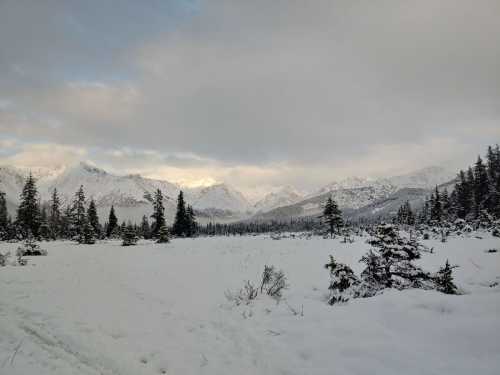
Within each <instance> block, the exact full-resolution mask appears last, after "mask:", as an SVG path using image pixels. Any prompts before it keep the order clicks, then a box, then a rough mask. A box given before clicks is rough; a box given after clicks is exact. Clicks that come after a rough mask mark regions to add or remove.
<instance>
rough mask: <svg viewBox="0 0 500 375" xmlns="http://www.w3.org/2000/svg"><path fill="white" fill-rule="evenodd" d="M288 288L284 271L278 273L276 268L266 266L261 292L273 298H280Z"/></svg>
mask: <svg viewBox="0 0 500 375" xmlns="http://www.w3.org/2000/svg"><path fill="white" fill-rule="evenodd" d="M286 288H288V284H287V282H286V276H285V273H284V272H283V271H282V270H279V271H277V270H276V269H275V268H274V266H267V265H265V266H264V272H263V273H262V281H261V284H260V292H261V293H263V292H265V293H266V294H267V295H268V296H271V297H273V298H280V297H281V295H282V292H283V290H284V289H286Z"/></svg>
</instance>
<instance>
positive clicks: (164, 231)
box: [156, 225, 170, 243]
mask: <svg viewBox="0 0 500 375" xmlns="http://www.w3.org/2000/svg"><path fill="white" fill-rule="evenodd" d="M156 242H157V243H168V242H170V233H169V231H168V228H167V226H166V225H162V226H161V227H160V230H159V231H158V239H157V240H156Z"/></svg>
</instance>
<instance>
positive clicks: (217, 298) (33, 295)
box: [0, 236, 500, 375]
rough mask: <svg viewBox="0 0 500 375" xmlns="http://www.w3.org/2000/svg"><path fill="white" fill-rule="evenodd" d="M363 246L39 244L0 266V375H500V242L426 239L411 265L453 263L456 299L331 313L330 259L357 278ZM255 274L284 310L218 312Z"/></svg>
mask: <svg viewBox="0 0 500 375" xmlns="http://www.w3.org/2000/svg"><path fill="white" fill-rule="evenodd" d="M364 240H365V239H360V238H357V240H356V242H355V243H354V244H341V243H339V242H338V241H336V240H325V239H321V238H313V239H310V240H306V239H283V240H280V241H274V240H271V239H270V238H268V237H264V236H262V237H235V238H199V239H185V240H174V241H173V242H172V243H170V244H168V245H155V244H151V243H141V244H139V245H138V246H135V247H128V248H125V247H121V246H120V243H119V242H108V243H101V244H98V245H94V246H85V245H76V244H74V243H70V242H54V243H44V244H43V247H44V248H46V249H47V250H48V251H49V255H48V256H47V257H38V258H31V259H30V263H29V265H28V266H27V267H12V266H8V267H4V268H0V374H2V375H26V374H37V375H49V374H50V375H69V374H123V375H128V374H134V375H139V374H172V375H180V374H182V375H184V374H214V375H215V374H217V375H222V374H228V375H235V374H273V375H274V374H325V375H326V374H328V375H331V374H342V375H344V374H367V375H368V374H370V375H373V374H384V375H391V374H394V375H401V374H416V375H417V374H418V375H423V374H439V375H443V374H453V375H457V374H467V375H470V374H474V375H479V374H491V375H498V374H500V287H499V286H495V285H496V283H500V253H491V254H490V253H486V252H485V250H487V249H490V248H494V247H495V248H500V241H499V240H498V239H494V238H492V237H489V236H486V237H485V238H484V239H482V240H480V239H476V238H465V239H464V238H461V239H456V238H455V239H450V240H449V242H447V243H445V244H442V243H440V242H438V241H432V240H431V241H424V243H425V244H426V245H428V246H433V247H434V248H435V253H434V254H423V259H421V260H420V262H419V263H420V264H421V265H422V266H423V267H424V268H425V269H427V270H429V271H436V270H437V269H438V267H439V266H440V265H442V264H444V262H445V260H446V259H447V258H448V259H449V260H450V262H451V263H452V264H457V265H459V266H460V268H458V269H456V270H455V272H454V273H455V281H456V283H457V284H458V285H459V287H460V288H461V289H462V290H463V292H464V293H465V294H464V295H461V296H448V295H444V294H441V293H438V292H436V291H422V290H407V291H403V292H399V291H388V292H385V293H384V294H383V295H381V296H377V297H374V298H368V299H357V300H352V301H350V302H349V303H348V304H346V305H341V306H333V307H332V306H329V305H328V304H327V303H326V296H327V292H328V291H327V287H328V283H329V275H328V272H327V270H325V269H324V268H323V265H324V264H325V263H326V262H327V261H328V255H329V254H333V255H334V256H335V258H336V259H337V260H338V261H341V262H345V263H348V264H349V265H351V266H352V268H353V269H354V270H355V271H356V272H357V273H359V271H360V270H361V267H362V264H360V263H358V260H359V258H360V257H361V255H362V254H364V253H365V252H366V250H367V249H368V248H369V246H368V245H367V244H366V243H365V242H364ZM16 247H17V245H16V244H0V252H5V251H7V250H10V251H11V252H12V251H14V250H15V248H16ZM264 264H274V265H275V266H277V267H279V268H282V269H283V270H284V271H285V273H286V275H287V276H288V281H289V284H290V288H289V289H288V290H287V291H285V293H284V300H283V301H281V302H280V303H279V304H277V303H276V302H275V301H274V300H272V299H270V298H269V297H267V296H259V297H258V299H257V300H256V301H254V303H253V304H251V305H249V306H234V305H233V304H231V303H229V302H228V301H227V300H226V298H225V295H224V292H225V291H227V290H231V291H236V290H238V289H239V288H241V287H242V286H243V282H244V280H247V279H250V280H252V281H253V282H254V283H256V284H257V283H258V281H259V279H260V275H261V273H262V270H263V268H264ZM293 311H296V313H297V314H296V313H294V312H293ZM302 311H303V314H302Z"/></svg>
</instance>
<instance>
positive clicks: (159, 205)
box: [151, 189, 165, 238]
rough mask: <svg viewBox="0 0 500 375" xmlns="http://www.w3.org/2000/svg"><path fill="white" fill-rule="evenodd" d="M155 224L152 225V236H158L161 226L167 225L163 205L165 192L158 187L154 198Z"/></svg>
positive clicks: (153, 216)
mask: <svg viewBox="0 0 500 375" xmlns="http://www.w3.org/2000/svg"><path fill="white" fill-rule="evenodd" d="M151 217H152V218H153V224H152V225H151V236H152V237H153V238H157V237H158V232H159V231H160V228H161V227H162V226H164V225H165V208H164V206H163V194H162V192H161V190H160V189H157V190H156V192H155V196H154V198H153V214H152V215H151Z"/></svg>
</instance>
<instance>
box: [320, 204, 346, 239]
mask: <svg viewBox="0 0 500 375" xmlns="http://www.w3.org/2000/svg"><path fill="white" fill-rule="evenodd" d="M321 218H322V219H323V221H324V222H325V224H326V225H327V227H328V233H330V236H331V237H332V238H333V236H334V235H335V234H336V233H339V231H340V228H341V227H342V224H343V220H342V212H341V211H340V210H339V208H338V206H337V203H336V202H335V201H334V200H333V198H332V197H329V198H328V200H327V201H326V204H325V207H324V209H323V215H322V216H321Z"/></svg>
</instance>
